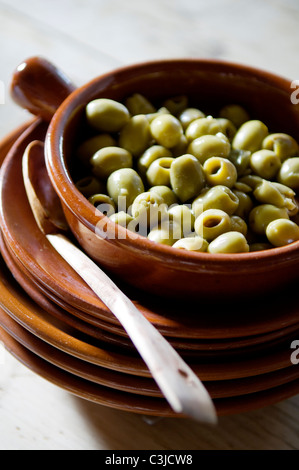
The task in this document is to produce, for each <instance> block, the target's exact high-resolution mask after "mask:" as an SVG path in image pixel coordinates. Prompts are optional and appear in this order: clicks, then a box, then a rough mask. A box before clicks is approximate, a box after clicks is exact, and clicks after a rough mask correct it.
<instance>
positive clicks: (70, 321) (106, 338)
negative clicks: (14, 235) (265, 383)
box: [0, 232, 299, 356]
mask: <svg viewBox="0 0 299 470" xmlns="http://www.w3.org/2000/svg"><path fill="white" fill-rule="evenodd" d="M0 251H1V253H2V256H3V258H4V261H5V263H6V265H7V266H8V268H9V270H10V271H11V273H12V274H13V276H14V277H15V279H16V280H17V282H18V283H19V284H20V286H21V287H22V288H23V289H24V290H25V292H26V293H27V294H28V295H29V296H30V297H31V298H32V299H33V300H34V301H35V302H36V303H37V304H38V305H39V306H40V307H42V308H44V309H45V310H46V312H48V313H49V314H51V315H54V317H56V318H58V319H60V320H61V321H63V322H65V323H66V324H67V325H70V326H72V327H74V328H75V329H77V330H79V331H81V332H83V333H85V334H87V335H90V336H91V337H93V338H96V339H99V340H101V341H102V342H104V343H108V344H114V345H115V346H117V347H118V348H122V347H124V348H129V349H131V350H132V349H134V346H133V344H132V342H131V341H130V339H129V338H126V337H123V334H122V330H120V331H119V332H118V331H115V330H116V328H117V327H116V325H114V326H113V325H111V324H104V323H103V322H99V324H98V319H96V318H95V317H91V318H92V320H94V322H93V321H92V320H91V321H90V318H88V319H87V321H86V317H87V316H88V315H87V314H84V313H83V312H82V313H81V312H77V313H76V315H75V316H74V315H72V314H70V313H69V311H68V310H67V311H66V310H65V309H63V308H61V307H59V306H58V305H57V304H58V303H59V302H58V301H56V302H55V303H54V302H52V301H51V300H50V299H49V298H52V296H51V295H49V294H48V293H47V292H45V288H44V287H43V286H40V285H39V284H38V282H37V281H36V280H34V279H31V276H30V273H28V272H26V270H25V268H24V267H23V269H20V264H19V263H18V262H17V261H18V260H17V259H16V258H15V257H14V256H13V254H11V253H10V251H9V248H7V246H6V244H5V241H4V240H3V237H2V234H1V232H0ZM80 313H81V314H80ZM78 317H79V318H78ZM107 326H108V328H107ZM110 327H111V328H110ZM112 328H114V331H113V332H111V331H112ZM107 330H108V331H107ZM109 331H110V333H109ZM296 331H299V327H298V326H297V325H292V326H291V327H286V328H282V329H280V330H277V331H274V332H270V333H267V334H264V335H258V336H250V337H248V338H246V337H244V338H240V339H238V338H236V339H231V340H222V341H221V340H218V341H217V340H207V341H204V340H194V341H192V340H190V341H188V342H187V340H185V341H184V340H183V339H182V338H169V342H170V343H171V344H172V345H173V347H175V348H176V349H177V350H178V351H180V353H181V354H183V355H185V356H186V355H190V354H193V355H196V354H197V353H198V352H199V351H201V352H203V351H206V352H207V353H209V355H216V354H218V355H219V351H221V354H223V355H226V354H230V355H232V354H233V353H234V354H236V353H238V352H242V350H244V348H250V351H252V350H253V351H255V350H256V349H257V346H258V345H262V347H263V348H264V347H265V346H266V343H267V344H269V342H273V341H274V340H280V339H282V340H284V339H285V338H286V337H287V335H293V333H295V332H296ZM113 333H115V334H113ZM271 344H272V343H271ZM236 349H237V351H236ZM246 351H248V350H247V349H246Z"/></svg>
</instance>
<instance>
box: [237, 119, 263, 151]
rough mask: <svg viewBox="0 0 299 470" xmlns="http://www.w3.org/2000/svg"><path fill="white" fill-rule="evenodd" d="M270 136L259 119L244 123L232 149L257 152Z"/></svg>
mask: <svg viewBox="0 0 299 470" xmlns="http://www.w3.org/2000/svg"><path fill="white" fill-rule="evenodd" d="M267 135H268V128H267V126H266V125H265V124H264V123H263V122H262V121H259V120H257V119H255V120H251V121H247V122H244V124H242V125H241V127H240V128H239V129H238V131H237V133H236V135H235V137H234V139H233V142H232V147H233V148H234V149H240V150H249V151H250V152H256V151H257V150H259V149H260V148H261V146H262V142H263V140H264V139H265V137H266V136H267Z"/></svg>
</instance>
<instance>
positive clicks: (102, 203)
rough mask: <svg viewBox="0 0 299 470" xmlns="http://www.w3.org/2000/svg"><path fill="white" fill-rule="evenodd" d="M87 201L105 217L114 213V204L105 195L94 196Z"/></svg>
mask: <svg viewBox="0 0 299 470" xmlns="http://www.w3.org/2000/svg"><path fill="white" fill-rule="evenodd" d="M88 200H89V202H90V203H91V204H92V205H93V206H95V207H96V209H97V210H99V211H100V212H102V213H103V214H105V215H107V217H110V216H111V215H112V214H114V213H115V207H116V206H115V203H114V201H113V199H111V197H109V196H107V194H94V195H93V196H91V197H90V198H89V199H88Z"/></svg>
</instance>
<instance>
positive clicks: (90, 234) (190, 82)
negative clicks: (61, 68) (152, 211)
mask: <svg viewBox="0 0 299 470" xmlns="http://www.w3.org/2000/svg"><path fill="white" fill-rule="evenodd" d="M55 86H56V85H55ZM58 86H59V84H58ZM293 91H294V90H292V88H291V81H290V80H287V79H285V78H282V77H279V76H275V75H273V74H271V73H268V72H266V71H261V70H257V69H254V68H251V67H248V66H244V65H239V64H233V63H227V62H222V61H216V60H200V59H183V60H165V61H154V62H147V63H142V64H137V65H132V66H128V67H123V68H120V69H118V70H115V71H112V72H110V73H107V74H105V75H102V76H100V77H98V78H95V79H93V80H92V81H91V82H89V83H88V84H86V85H84V86H82V87H80V88H78V89H75V90H74V91H72V93H71V94H70V95H69V96H68V97H67V98H66V99H65V100H64V101H63V102H62V104H61V105H60V106H59V107H58V109H57V111H56V112H55V114H54V116H53V118H52V119H51V122H50V125H49V129H48V133H47V137H46V156H45V157H46V164H47V168H48V172H49V175H50V178H51V181H52V183H53V186H54V188H55V190H56V191H57V193H58V195H59V197H60V200H61V203H62V205H63V208H64V211H65V215H66V218H67V221H68V223H69V226H70V228H71V230H72V232H73V234H74V235H75V237H76V239H77V240H78V242H79V244H80V245H81V246H82V248H83V249H84V250H85V251H86V252H87V253H88V254H89V255H90V257H92V258H93V259H94V260H95V261H96V262H98V263H99V265H101V266H102V267H104V268H105V269H106V270H107V272H110V273H111V274H113V275H114V276H116V277H119V278H120V279H122V280H125V281H126V282H127V283H129V284H130V285H133V286H135V287H137V288H138V289H142V290H146V291H148V292H151V293H153V294H157V295H162V296H171V297H181V298H189V299H190V298H198V299H199V298H200V297H199V296H202V295H205V296H209V297H210V296H211V295H213V296H215V295H222V296H223V297H224V296H225V297H234V296H240V295H249V294H250V295H253V294H256V295H261V294H263V293H264V292H266V291H271V290H273V292H275V291H276V290H277V288H280V287H281V285H282V284H283V283H284V284H286V283H288V282H289V281H291V280H294V279H296V277H297V276H298V268H299V242H295V243H292V244H290V245H288V246H284V247H281V248H273V249H270V250H265V251H259V252H251V253H242V254H232V255H231V254H218V255H212V254H208V253H195V252H188V251H185V250H178V249H174V248H172V247H169V246H165V245H162V244H156V243H154V242H152V241H150V240H148V239H147V238H145V237H142V236H136V235H135V234H132V233H131V232H129V231H127V230H126V229H124V228H122V227H120V226H115V224H114V223H113V222H112V221H111V220H110V219H108V218H107V217H105V216H104V215H103V214H101V213H100V212H99V211H98V210H95V208H94V207H93V206H92V205H91V204H90V203H89V202H88V200H87V199H86V198H85V197H84V196H83V195H82V194H81V193H80V192H79V191H78V190H77V189H76V187H75V185H74V181H73V176H72V175H73V160H72V158H73V154H74V149H75V148H76V145H78V142H79V141H80V139H82V136H84V133H85V132H86V128H85V121H84V108H85V105H86V104H87V103H88V102H89V101H90V100H93V99H95V98H99V97H107V98H112V99H115V100H118V101H122V100H124V99H125V98H126V97H127V96H128V95H130V94H132V93H134V92H139V93H142V94H144V95H145V96H147V97H148V98H149V99H151V100H152V101H153V102H160V103H161V100H163V99H165V98H166V97H170V96H173V95H178V94H186V95H188V97H189V99H190V103H193V104H194V105H198V106H199V107H200V108H201V109H208V110H209V113H210V114H213V110H214V109H215V110H217V109H219V108H220V107H221V106H222V105H225V104H228V103H239V104H241V105H243V106H244V107H245V108H246V109H247V110H248V111H249V113H250V115H251V118H252V119H260V120H262V121H264V122H265V123H266V124H267V125H268V127H269V130H270V131H272V132H286V133H289V134H291V135H292V136H293V137H294V138H296V139H298V140H299V105H298V104H293V103H292V101H291V94H292V92H293Z"/></svg>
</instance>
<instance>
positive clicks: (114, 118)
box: [86, 98, 130, 132]
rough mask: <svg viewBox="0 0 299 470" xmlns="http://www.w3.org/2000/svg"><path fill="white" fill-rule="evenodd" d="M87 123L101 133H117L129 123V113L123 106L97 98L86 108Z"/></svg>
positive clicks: (116, 102)
mask: <svg viewBox="0 0 299 470" xmlns="http://www.w3.org/2000/svg"><path fill="white" fill-rule="evenodd" d="M86 117H87V121H88V123H89V124H90V125H91V126H92V127H94V128H96V129H98V130H100V131H103V132H118V131H120V129H121V128H122V127H123V126H124V125H125V124H126V123H127V122H128V121H129V119H130V113H129V110H128V109H127V108H126V106H125V105H123V104H122V103H119V102H118V101H115V100H111V99H108V98H98V99H95V100H93V101H90V102H89V103H88V104H87V106H86Z"/></svg>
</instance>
